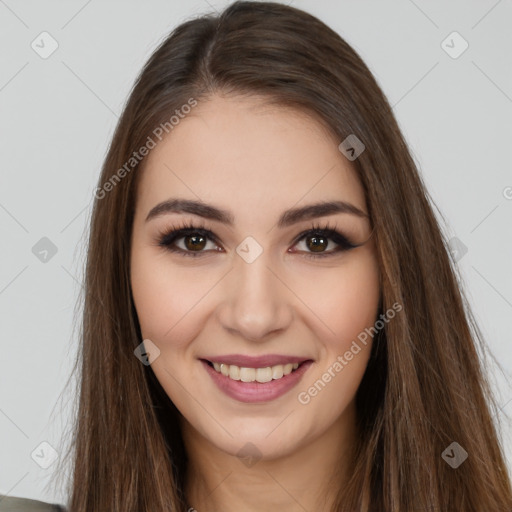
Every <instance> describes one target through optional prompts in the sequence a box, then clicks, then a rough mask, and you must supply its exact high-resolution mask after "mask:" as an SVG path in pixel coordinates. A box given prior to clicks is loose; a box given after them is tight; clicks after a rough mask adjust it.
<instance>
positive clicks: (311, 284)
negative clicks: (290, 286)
mask: <svg viewBox="0 0 512 512" xmlns="http://www.w3.org/2000/svg"><path fill="white" fill-rule="evenodd" d="M294 289H295V290H296V291H297V295H298V296H299V297H301V298H302V300H303V301H304V302H305V304H307V306H308V308H309V309H308V310H307V311H306V312H305V314H306V315H307V316H308V318H309V320H308V323H309V324H310V327H311V329H314V330H315V332H317V333H318V336H319V337H320V338H321V340H322V342H323V343H322V345H323V348H324V350H326V351H329V352H333V351H336V352H337V353H344V352H345V351H346V350H348V347H350V345H351V343H352V341H353V340H355V339H357V336H358V335H359V334H360V333H362V332H364V330H365V328H367V327H370V326H373V325H374V322H375V320H376V316H377V312H378V305H379V298H380V283H379V270H378V265H377V262H376V260H375V258H374V256H373V254H372V253H371V252H369V251H367V252H363V253H362V254H360V255H358V257H357V258H355V257H353V258H352V259H350V260H348V259H347V261H346V262H345V263H342V264H341V265H339V266H338V267H336V268H332V269H323V270H322V272H320V271H319V270H318V269H317V270H316V271H315V274H314V276H313V275H312V274H310V275H308V274H302V276H301V277H300V279H299V278H296V279H295V287H294ZM313 324H315V327H313Z"/></svg>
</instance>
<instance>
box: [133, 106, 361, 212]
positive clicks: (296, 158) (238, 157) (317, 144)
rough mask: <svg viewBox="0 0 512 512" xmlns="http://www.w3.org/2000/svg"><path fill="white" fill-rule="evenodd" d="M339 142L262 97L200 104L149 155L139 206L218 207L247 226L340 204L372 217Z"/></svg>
mask: <svg viewBox="0 0 512 512" xmlns="http://www.w3.org/2000/svg"><path fill="white" fill-rule="evenodd" d="M339 142H341V141H337V140H336V138H335V137H334V136H333V135H332V134H331V133H330V132H329V131H327V130H326V129H325V128H324V127H323V125H322V124H321V123H319V122H318V121H317V120H315V119H314V118H312V117H311V116H308V115H307V114H305V113H304V112H301V111H298V110H296V109H291V108H283V107H278V106H270V105H268V104H265V103H263V102H262V100H261V99H257V98H252V97H251V98H240V97H236V98H233V97H230V98H222V97H219V96H214V97H212V98H211V99H209V100H207V101H205V102H201V103H199V104H198V105H197V106H196V107H195V108H194V109H193V110H192V112H191V113H190V114H188V115H187V116H185V117H184V118H183V119H181V120H180V122H179V123H178V124H177V125H175V126H174V128H173V129H172V131H170V133H169V134H168V135H166V137H165V138H163V140H162V141H161V142H159V143H158V144H157V146H156V147H155V148H154V149H153V150H151V152H150V154H149V155H148V156H147V160H146V162H145V166H144V169H143V170H142V176H141V179H140V183H139V189H138V200H137V202H138V207H141V208H143V209H144V210H146V212H147V210H149V209H150V208H151V206H153V205H154V204H155V203H157V202H159V201H164V200H166V199H167V198H168V197H169V196H171V195H172V196H180V197H185V198H190V199H200V200H202V201H205V202H213V203H215V204H218V205H220V206H224V207H227V208H229V209H230V210H232V211H234V212H235V215H236V216H237V218H238V217H239V216H240V217H243V216H245V218H246V219H251V218H253V217H254V213H255V212H256V211H257V212H258V214H259V215H263V214H265V215H266V214H268V215H269V217H271V216H276V215H278V214H279V213H280V212H281V211H282V210H283V209H285V208H289V207H291V206H293V205H297V204H299V205H300V204H301V203H310V202H315V201H320V200H335V199H341V200H346V201H350V202H352V203H353V204H354V205H355V206H357V207H359V208H360V209H362V210H364V211H366V205H365V197H364V191H363V188H362V186H361V184H360V181H359V178H358V177H357V174H356V172H355V170H354V168H353V167H352V165H351V163H350V162H349V161H348V160H347V159H346V158H345V157H344V156H343V155H342V154H341V153H340V151H339V150H338V144H339Z"/></svg>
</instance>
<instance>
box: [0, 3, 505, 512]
mask: <svg viewBox="0 0 512 512" xmlns="http://www.w3.org/2000/svg"><path fill="white" fill-rule="evenodd" d="M85 290H86V293H85V296H84V319H83V345H82V353H81V359H80V364H81V392H80V400H79V411H78V417H77V423H76V430H75V432H74V434H75V435H74V443H73V446H72V448H73V450H72V452H71V453H72V455H73V461H74V466H73V475H72V480H71V494H70V499H69V503H68V504H67V505H68V510H70V511H72V512H82V511H83V512H85V511H92V510H94V511H102V510H109V511H123V512H127V511H150V510H151V511H160V510H161V511H164V510H176V511H185V510H197V511H198V512H208V511H210V510H224V511H230V510H245V511H254V510H269V509H271V508H276V507H279V508H280V509H281V510H286V511H295V510H315V511H340V512H341V511H343V512H347V511H357V512H370V511H371V512H374V511H378V512H391V511H392V512H415V511H418V512H419V511H422V512H423V511H427V510H428V511H441V510H443V511H445V510H449V511H460V512H462V511H464V512H471V511H475V512H476V511H477V510H478V511H481V510H486V511H487V512H504V511H507V510H512V491H511V485H510V477H509V475H508V474H507V468H506V466H505V463H504V457H503V453H502V451H501V448H500V444H499V442H498V434H497V432H496V430H495V427H494V425H493V420H492V414H493V413H494V412H495V410H496V408H495V407H496V406H495V403H494V401H493V398H492V396H491V394H490V392H489V387H488V384H487V381H486V379H485V376H484V371H483V368H482V367H481V363H480V361H479V359H478V352H477V349H478V348H479V346H480V344H481V343H482V341H481V337H480V334H479V332H478V329H477V328H476V326H475V325H474V323H473V322H474V320H473V317H472V315H471V313H470V312H469V310H465V305H466V304H465V301H464V296H463V293H462V291H461V290H460V289H459V286H458V281H457V275H456V270H455V268H454V265H453V263H452V261H451V260H450V256H449V250H448V248H447V244H446V242H445V240H444V239H443V237H442V235H441V232H440V228H439V226H438V224H437V222H436V219H435V216H434V213H433V210H432V206H431V204H430V201H429V196H428V193H427V192H426V190H425V188H424V186H423V184H422V181H421V179H420V177H419V175H418V172H417V169H416V167H415V164H414V162H413V160H412V158H411V156H410V154H409V151H408V149H407V146H406V144H405V141H404V139H403V137H402V135H401V133H400V131H399V128H398V126H397V123H396V121H395V119H394V116H393V114H392V111H391V108H390V106H389V104H388V102H387V100H386V98H385V97H384V95H383V93H382V91H381V90H380V88H379V87H378V85H377V83H376V81H375V80H374V78H373V76H372V75H371V73H370V71H369V70H368V68H367V67H366V65H365V64H364V63H363V62H362V61H361V59H360V58H359V56H358V55H357V54H356V53H355V52H354V50H353V49H352V48H351V47H350V46H349V45H348V44H347V43H346V42H345V41H344V40H343V39H341V38H340V37H339V35H337V34H336V33H334V32H333V31H332V30H330V29H329V28H328V27H327V26H325V25H324V24H323V23H321V22H320V21H319V20H317V19H316V18H314V17H312V16H310V15H308V14H306V13H304V12H303V11H300V10H298V9H295V8H292V7H289V6H284V5H281V4H275V3H252V2H235V3H234V4H232V5H231V6H229V7H228V8H227V9H226V10H225V11H224V12H223V13H221V14H220V15H219V16H216V17H213V16H205V17H202V18H199V19H195V20H192V21H188V22H186V23H184V24H182V25H181V26H179V27H178V28H177V29H176V30H175V31H174V32H173V33H172V34H171V35H170V36H169V37H168V38H167V39H166V40H165V41H164V42H163V43H162V44H161V46H160V47H159V48H158V49H157V51H156V52H155V53H154V54H153V55H152V57H151V58H150V59H149V61H148V63H147V64H146V66H145V67H144V69H143V71H142V73H141V75H140V77H139V79H138V80H137V82H136V84H135V87H134V89H133V92H132V94H131V96H130V98H129V100H128V103H127V105H126V107H125V109H124V112H123V114H122V116H121V119H120V121H119V124H118V127H117V130H116V133H115V135H114V138H113V141H112V144H111V147H110V150H109V153H108V155H107V158H106V161H105V164H104V167H103V171H102V175H101V177H100V181H99V184H98V188H97V190H96V202H95V207H94V212H93V218H92V222H91V233H90V240H89V252H88V260H87V270H86V281H85ZM0 503H1V502H0ZM0 510H1V508H0Z"/></svg>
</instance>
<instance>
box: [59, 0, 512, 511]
mask: <svg viewBox="0 0 512 512" xmlns="http://www.w3.org/2000/svg"><path fill="white" fill-rule="evenodd" d="M213 93H222V94H227V95H230V94H233V95H240V94H242V95H257V96H261V97H262V98H264V99H265V101H268V102H270V103H273V104H275V105H284V106H291V107H294V108H297V109H300V110H302V111H305V112H308V113H310V114H311V115H312V116H314V117H315V118H316V119H318V120H319V121H321V122H322V123H323V124H324V125H325V126H326V127H327V128H328V129H329V130H330V131H331V133H333V134H335V136H336V137H337V139H338V140H339V141H340V142H341V141H343V140H344V139H345V138H346V137H347V136H348V135H350V134H355V135H356V136H357V137H358V138H359V139H360V140H361V141H362V142H363V143H364V145H365V146H366V150H365V151H364V152H363V153H362V154H361V155H360V156H359V157H358V158H357V159H356V160H355V161H354V162H353V164H354V167H355V169H356V170H357V173H358V175H359V178H360V180H361V183H362V184H363V187H364V189H365V193H366V198H367V204H368V208H369V214H370V216H371V219H372V223H373V226H374V230H375V237H376V247H377V254H378V260H379V264H380V268H381V275H382V281H381V289H382V309H383V310H387V309H388V308H390V307H391V305H392V304H394V303H395V302H398V303H400V304H401V305H402V306H403V311H402V312H401V313H400V315H397V316H396V318H394V319H393V321H391V322H389V323H387V324H386V326H385V328H384V329H383V330H382V331H381V332H380V334H379V339H378V341H377V342H375V343H374V344H373V347H372V354H371V359H370V362H369V365H368V367H367V370H366V373H365V375H364V378H363V381H362V383H361V385H360V388H359V390H358V393H357V410H358V422H359V425H358V427H359V429H358V435H359V438H358V444H357V446H356V447H355V456H354V461H353V465H352V469H351V479H350V481H349V483H348V485H347V486H345V488H343V489H339V492H338V496H337V499H336V503H335V506H334V508H333V510H334V511H358V512H370V511H371V512H415V511H418V512H419V511H422V512H425V511H429V512H440V511H443V512H444V511H450V512H452V511H457V512H473V511H474V512H477V511H486V512H506V511H510V510H512V490H511V485H510V476H509V475H508V473H507V468H506V465H505V462H504V456H503V453H502V448H501V446H500V442H499V433H498V431H497V430H496V427H495V425H494V423H493V419H492V413H495V412H496V411H497V407H496V404H495V402H494V401H493V397H492V394H491V392H490V386H489V384H488V382H487V380H486V376H485V373H484V369H485V368H484V365H483V359H482V355H481V353H483V351H484V349H485V344H484V342H483V340H482V337H481V335H480V333H479V330H478V327H477V325H476V323H475V322H474V319H473V316H472V314H471V312H470V310H469V307H468V305H467V301H466V299H465V297H464V293H463V291H462V290H461V287H460V284H459V281H460V279H459V277H458V273H457V270H456V267H455V264H454V262H453V261H452V260H451V258H450V255H449V249H448V245H447V242H446V240H445V238H444V236H443V235H442V233H441V229H440V227H439V225H438V222H437V221H436V218H435V215H434V211H433V207H432V205H433V201H432V199H431V198H430V197H429V195H428V192H427V191H426V190H425V187H424V185H423V183H422V180H421V177H420V176H419V173H418V170H417V168H416V165H415V163H414V161H413V159H412V158H411V155H410V153H409V150H408V147H407V145H406V142H405V141H404V138H403V136H402V134H401V133H400V130H399V127H398V125H397V122H396V120H395V118H394V115H393V112H392V109H391V107H390V105H389V103H388V101H387V100H386V98H385V96H384V94H383V92H382V91H381V89H380V88H379V86H378V84H377V82H376V80H375V79H374V77H373V76H372V74H371V72H370V71H369V69H368V67H367V66H366V65H365V64H364V62H363V61H362V60H361V58H360V57H359V56H358V54H357V53H356V52H355V51H354V50H353V49H352V48H351V47H350V46H349V45H348V44H347V42H345V41H344V40H343V39H342V38H341V37H340V36H339V35H338V34H336V33H335V32H334V31H332V30H331V29H330V28H328V27H327V26H326V25H325V24H323V23H322V22H321V21H319V20H318V19H316V18H315V17H313V16H311V15H309V14H307V13H305V12H303V11H301V10H299V9H296V8H292V7H289V6H285V5H282V4H278V3H272V2H235V3H233V4H231V5H230V6H229V7H227V8H226V10H224V11H223V12H222V13H221V14H220V15H218V16H213V15H207V16H202V17H200V18H197V19H193V20H190V21H187V22H185V23H183V24H181V25H180V26H178V27H177V28H176V29H175V30H174V31H173V32H172V33H171V34H170V35H169V36H168V37H167V38H166V39H165V40H164V41H163V43H162V44H161V45H160V46H159V47H158V49H157V50H156V51H155V52H154V53H153V55H152V56H151V57H150V59H149V61H148V62H147V63H146V65H145V67H144V68H143V70H142V72H141V74H140V75H139V77H138V79H137V81H136V83H135V85H134V88H133V90H132V92H131V95H130V97H129V99H128V102H127V103H126V106H125V108H124V111H123V113H122V116H121V118H120V120H119V123H118V125H117V128H116V131H115V134H114V137H113V140H112V143H111V145H110V148H109V151H108V154H107V156H106V159H105V163H104V166H103V169H102V173H101V177H100V179H99V184H98V192H97V194H96V199H95V204H94V209H93V214H92V219H91V225H90V236H89V247H88V253H87V265H86V275H85V283H84V290H85V292H84V297H83V323H82V332H81V341H82V344H81V349H80V352H79V358H78V360H77V363H76V368H77V371H78V372H80V379H81V380H80V393H79V402H78V411H77V417H76V423H75V425H74V429H73V440H72V445H71V446H70V453H71V454H72V460H73V471H72V475H71V480H70V481H71V483H70V497H69V502H68V504H67V506H68V508H69V510H70V512H91V511H95V512H96V511H109V512H115V511H117V512H141V511H151V512H163V511H183V510H186V508H185V507H186V504H185V499H184V475H185V469H186V465H187V456H186V453H185V451H184V448H183V443H182V438H181V433H180V429H179V423H178V417H179V412H178V411H177V410H176V408H175V406H174V405H173V403H172V402H171V400H170V399H169V398H168V396H167V395H166V393H165V392H164V391H163V389H162V387H161V386H160V384H159V383H158V381H157V379H156V378H155V375H154V374H153V371H152V369H151V367H150V366H145V365H142V364H141V363H140V361H139V360H138V359H137V358H136V357H135V356H134V353H133V352H134V349H135V347H137V346H138V345H139V344H140V343H141V341H142V338H141V332H140V327H139V324H138V320H137V315H136V311H135V308H134V304H133V301H132V297H131V291H130V279H129V275H130V273H129V268H130V246H131V235H132V222H133V216H134V205H135V197H136V190H137V177H138V176H139V175H140V173H141V172H143V165H144V160H142V161H141V162H140V163H139V162H137V163H135V164H134V162H133V161H132V162H131V163H130V164H129V165H128V166H127V165H126V164H127V162H129V161H130V159H131V158H132V155H133V153H134V151H136V150H138V148H141V147H142V146H144V145H145V144H147V141H148V137H152V138H153V139H154V138H155V128H157V127H159V126H162V123H165V122H168V120H169V118H170V116H172V115H173V113H174V112H175V111H176V110H179V109H180V108H181V107H182V106H183V105H185V104H187V103H189V101H190V99H191V98H193V99H194V100H195V101H198V102H201V101H208V98H209V97H210V96H211V95H212V94H213ZM168 129H170V127H169V125H168ZM171 136H172V135H171ZM132 164H134V165H132ZM122 168H124V172H119V170H120V169H122ZM107 182H108V183H110V185H109V186H106V184H107ZM481 349H482V350H481ZM452 442H457V443H458V444H459V445H460V446H461V447H463V448H464V450H465V451H466V452H467V453H468V458H467V459H466V460H465V461H464V463H463V464H461V465H460V466H459V467H458V468H456V469H455V468H454V467H452V466H451V465H449V464H447V462H446V461H445V460H444V459H443V457H442V456H441V455H442V453H443V451H444V450H445V449H446V448H447V447H449V445H450V444H451V443H452Z"/></svg>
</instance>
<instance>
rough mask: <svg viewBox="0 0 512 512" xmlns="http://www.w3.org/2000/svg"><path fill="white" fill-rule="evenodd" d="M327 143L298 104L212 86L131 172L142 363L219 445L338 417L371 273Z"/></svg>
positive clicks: (311, 436) (346, 180)
mask: <svg viewBox="0 0 512 512" xmlns="http://www.w3.org/2000/svg"><path fill="white" fill-rule="evenodd" d="M339 142H340V141H337V140H336V139H335V138H334V137H332V136H331V135H330V134H329V133H328V132H327V131H326V130H325V129H323V128H322V126H321V125H320V124H319V123H318V122H317V121H315V120H313V119H312V118H310V117H308V116H306V115H305V114H304V113H301V112H298V111H295V110H291V109H283V108H278V107H269V106H268V105H267V106H264V105H263V103H262V102H261V101H258V100H257V99H255V98H251V99H247V98H245V99H240V98H228V99H226V98H220V97H213V98H211V99H209V100H208V101H205V102H204V103H200V104H199V105H198V106H197V107H195V109H194V110H193V111H192V112H191V113H190V114H189V115H188V116H187V117H185V118H184V119H182V120H181V121H180V123H179V125H177V126H175V127H174V129H173V130H172V132H170V134H169V135H168V136H167V138H164V139H163V140H162V142H161V143H159V144H158V145H157V146H156V148H154V149H153V150H152V151H151V153H150V154H149V155H148V157H147V160H146V163H145V168H144V170H143V171H141V172H142V173H141V176H140V182H139V186H138V191H137V202H136V212H135V219H134V228H133V236H132V251H131V284H132V292H133V298H134V302H135V307H136V310H137V315H138V319H139V323H140V326H141V330H142V336H143V339H144V340H150V342H149V341H146V342H145V343H146V348H147V349H148V351H149V352H150V353H151V347H154V346H156V347H157V348H158V350H159V354H158V356H157V357H156V358H155V359H154V361H153V362H152V363H151V368H152V370H153V371H154V373H155V375H156V377H157V378H158V380H159V382H160V383H161V385H162V387H163V388H164V389H165V391H166V393H167V394H168V396H169V397H170V398H171V400H172V401H173V402H174V404H175V405H176V407H177V408H178V409H179V411H180V412H181V414H182V417H183V418H182V420H183V425H185V428H187V429H190V430H191V431H193V432H194V433H195V435H196V436H198V437H199V438H200V439H201V440H202V441H204V442H207V443H210V444H211V445H214V446H215V447H216V448H218V449H220V450H222V451H224V452H226V453H230V454H233V455H235V454H237V453H238V452H239V451H240V449H241V447H243V446H245V445H246V443H248V442H250V443H252V444H253V445H255V446H256V447H257V450H258V452H259V454H260V455H261V456H262V457H266V458H268V459H272V458H275V457H279V456H283V455H285V454H287V453H291V452H293V451H294V450H298V449H300V447H301V446H305V445H306V444H307V443H311V442H312V441H314V440H317V439H321V438H322V436H324V435H326V434H327V432H330V431H332V430H333V429H337V428H340V429H341V428H344V426H345V427H347V428H348V425H349V424H350V423H351V422H352V423H353V420H354V411H355V408H354V403H355V402H354V398H355V394H356V391H357V388H358V386H359V384H360V381H361V379H362V376H363V374H364V371H365V368H366V365H367V362H368V358H369V355H370V350H371V338H369V339H368V340H367V342H366V345H365V344H364V343H361V341H359V340H361V336H360V335H361V333H363V332H364V331H365V328H369V327H372V326H373V325H374V323H375V320H376V316H377V311H378V304H379V296H380V287H379V269H378V265H377V260H376V256H375V245H374V239H373V237H370V235H371V226H370V221H369V218H368V216H367V207H366V204H365V195H364V191H363V188H362V186H361V183H360V182H359V179H358V177H357V175H356V173H355V171H354V169H353V168H352V167H351V163H350V162H349V161H348V160H347V159H346V158H345V156H344V155H343V154H342V153H341V152H340V151H339V149H338V144H339ZM175 200H178V201H180V202H177V201H175ZM331 202H332V203H336V204H335V206H334V207H331V208H330V209H328V208H325V209H323V210H320V209H318V208H317V209H315V208H310V207H311V206H313V205H317V204H318V203H331ZM365 214H366V215H365ZM180 230H183V231H180ZM350 244H352V245H353V246H355V247H352V246H351V245H350ZM358 336H359V338H358ZM354 343H355V344H354ZM356 347H359V350H358V349H357V348H356ZM154 354H157V352H154ZM154 354H153V355H154ZM350 354H352V355H351V356H350ZM276 426H277V427H276Z"/></svg>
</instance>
